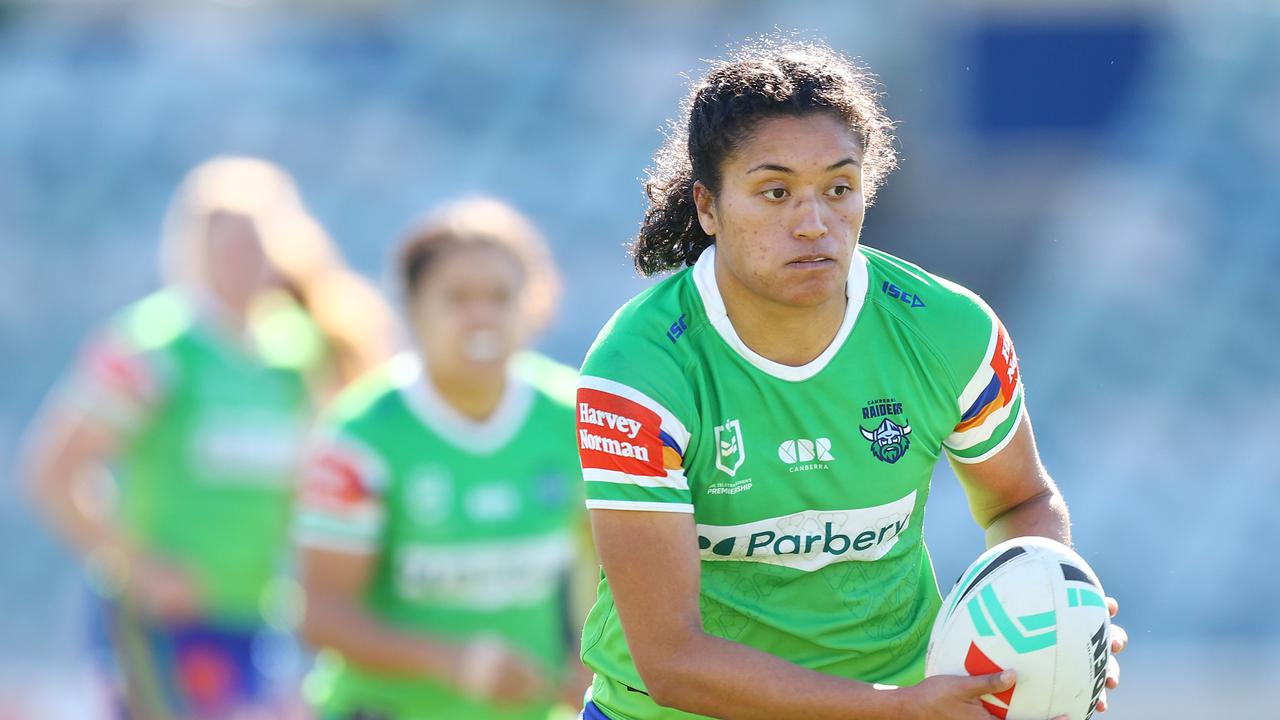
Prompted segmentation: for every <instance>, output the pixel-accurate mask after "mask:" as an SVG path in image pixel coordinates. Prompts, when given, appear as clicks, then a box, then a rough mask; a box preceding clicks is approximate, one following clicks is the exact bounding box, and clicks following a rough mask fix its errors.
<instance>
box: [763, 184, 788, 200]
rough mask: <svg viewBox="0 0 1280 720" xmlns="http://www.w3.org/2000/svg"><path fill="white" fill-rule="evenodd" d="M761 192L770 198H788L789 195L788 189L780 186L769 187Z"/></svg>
mask: <svg viewBox="0 0 1280 720" xmlns="http://www.w3.org/2000/svg"><path fill="white" fill-rule="evenodd" d="M761 194H762V195H764V196H765V197H766V198H768V199H770V200H786V199H787V195H788V193H787V189H786V188H780V187H776V188H769V189H768V190H765V191H764V192H763V193H761Z"/></svg>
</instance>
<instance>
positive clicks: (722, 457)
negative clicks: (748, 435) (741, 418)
mask: <svg viewBox="0 0 1280 720" xmlns="http://www.w3.org/2000/svg"><path fill="white" fill-rule="evenodd" d="M716 450H717V452H716V467H717V468H719V469H720V470H723V471H724V472H725V473H726V474H728V475H729V477H733V476H734V475H735V474H736V473H737V472H738V468H740V467H742V461H743V460H745V459H746V457H747V450H746V448H745V447H744V446H743V444H742V425H741V424H739V423H738V421H737V420H729V421H727V422H725V424H723V425H717V426H716Z"/></svg>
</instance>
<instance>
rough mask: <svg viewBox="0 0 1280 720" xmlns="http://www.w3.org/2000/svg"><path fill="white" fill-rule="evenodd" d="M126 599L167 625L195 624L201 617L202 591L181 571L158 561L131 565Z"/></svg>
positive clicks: (125, 589) (138, 561)
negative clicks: (187, 622)
mask: <svg viewBox="0 0 1280 720" xmlns="http://www.w3.org/2000/svg"><path fill="white" fill-rule="evenodd" d="M123 592H124V594H125V596H126V597H127V598H128V599H129V600H130V601H131V602H132V603H133V604H134V605H135V606H137V607H138V608H139V609H140V610H141V611H142V612H143V613H145V614H147V615H150V616H151V617H154V618H157V619H160V620H166V621H181V620H191V619H193V618H196V617H198V616H199V615H200V612H201V608H200V590H199V587H198V586H197V584H196V581H195V579H194V578H192V577H191V575H190V574H189V573H187V572H186V571H185V570H183V569H182V568H180V567H177V566H175V565H173V564H171V563H168V562H165V561H162V560H157V559H155V558H137V559H135V560H133V561H132V562H131V563H130V567H129V571H128V574H127V575H126V581H125V586H124V588H123Z"/></svg>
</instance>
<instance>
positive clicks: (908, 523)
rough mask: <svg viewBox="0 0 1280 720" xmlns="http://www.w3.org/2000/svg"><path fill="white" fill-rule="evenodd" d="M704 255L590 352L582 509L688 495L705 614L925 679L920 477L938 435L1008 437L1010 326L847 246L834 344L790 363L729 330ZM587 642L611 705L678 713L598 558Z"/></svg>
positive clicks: (620, 712)
mask: <svg viewBox="0 0 1280 720" xmlns="http://www.w3.org/2000/svg"><path fill="white" fill-rule="evenodd" d="M714 263H715V248H714V247H712V248H709V249H707V250H706V251H705V252H704V253H703V255H702V256H701V257H700V258H699V259H698V261H697V263H696V264H695V265H694V266H693V267H692V268H687V269H685V270H682V271H680V272H678V273H676V274H675V275H674V276H672V277H670V278H668V279H666V280H664V281H663V282H660V283H658V284H657V285H656V286H654V287H652V288H650V289H649V290H648V291H646V292H644V293H642V294H641V295H639V296H637V297H636V298H635V299H634V300H632V301H631V302H629V303H628V304H626V305H625V306H623V307H622V309H621V310H619V311H618V312H617V314H616V315H614V317H613V319H612V320H611V321H610V322H609V324H608V325H606V326H605V328H604V329H603V330H602V331H601V333H600V336H599V337H598V338H597V339H596V342H595V344H594V345H593V346H592V348H591V350H590V351H589V353H588V355H587V359H586V361H585V363H584V365H583V369H582V379H581V381H580V385H579V390H578V447H579V453H580V456H581V462H582V467H583V475H584V479H585V480H586V487H587V503H586V504H587V507H589V508H601V509H615V510H636V511H657V512H683V513H692V514H693V518H694V522H695V524H696V527H697V535H698V550H699V552H700V556H701V591H700V607H701V613H702V622H703V627H704V629H705V631H706V632H708V633H710V634H712V635H717V636H720V637H723V638H727V639H729V640H734V641H737V642H741V643H744V644H746V645H750V646H752V647H754V648H758V649H760V650H763V651H765V652H768V653H772V654H774V655H777V656H779V657H782V658H784V659H786V660H789V661H791V662H793V663H796V664H798V665H802V666H804V667H807V668H811V669H813V670H817V671H820V672H824V673H828V674H831V675H837V676H840V677H846V678H854V679H858V680H863V681H867V682H878V683H887V684H895V685H902V684H911V683H915V682H918V681H919V680H920V679H921V678H922V675H923V665H924V655H925V649H926V645H927V643H928V635H929V630H930V627H931V624H932V621H933V618H934V616H935V614H936V612H937V609H938V606H939V604H940V598H939V594H938V587H937V583H936V581H935V579H934V576H933V568H932V564H931V562H930V559H929V555H928V552H927V551H926V549H925V546H924V542H923V539H922V535H921V522H922V520H923V512H924V507H925V501H926V499H927V497H928V494H929V478H930V475H931V473H932V470H933V467H934V465H935V464H936V462H937V460H938V458H939V456H940V455H941V453H942V452H943V451H944V449H945V450H946V451H947V452H948V453H949V454H950V455H951V457H952V458H954V459H955V460H957V461H959V462H964V463H972V462H979V461H981V460H984V459H986V458H988V457H991V456H992V455H994V454H995V453H997V452H999V450H1000V449H1001V448H1003V447H1004V446H1005V444H1006V443H1007V442H1008V441H1009V440H1010V439H1011V438H1012V437H1013V434H1014V429H1015V427H1016V426H1017V424H1018V421H1019V417H1020V415H1021V412H1022V390H1021V385H1020V381H1019V378H1018V369H1017V360H1016V358H1015V356H1014V353H1013V346H1012V345H1011V344H1010V342H1009V339H1008V336H1007V335H1006V334H1005V332H1004V330H1003V328H1002V327H1001V325H1000V323H999V321H998V320H997V319H996V318H995V316H994V315H993V314H992V312H991V311H990V309H989V308H988V307H987V306H986V305H985V304H984V303H983V302H982V301H981V300H980V299H979V298H978V297H977V296H975V295H974V294H972V293H970V292H968V291H966V290H964V289H963V288H960V287H958V286H956V285H954V284H952V283H950V282H947V281H946V280H943V279H941V278H938V277H935V276H933V275H930V274H929V273H926V272H924V271H923V270H921V269H919V268H917V267H915V266H913V265H911V264H909V263H906V262H904V261H902V260H899V259H897V258H894V257H892V256H890V255H887V254H885V253H882V252H879V251H876V250H871V249H869V248H865V247H860V248H859V249H858V250H857V251H856V252H855V253H854V256H853V261H852V263H851V267H850V273H849V278H848V282H847V285H846V293H847V295H848V308H847V310H846V311H845V316H844V319H843V322H842V324H841V325H840V328H839V330H838V332H837V333H836V336H835V339H834V340H833V341H832V343H831V345H830V346H829V347H828V348H827V349H826V350H824V351H823V352H822V354H821V355H819V356H818V357H817V358H816V359H814V360H813V361H812V362H810V363H808V364H806V365H803V366H800V367H793V366H786V365H781V364H778V363H775V362H772V361H770V360H768V359H767V358H764V357H762V356H760V355H758V354H756V353H755V352H753V351H752V350H751V349H750V348H748V347H747V346H746V345H745V344H744V343H743V342H742V340H741V339H740V338H739V337H738V335H737V333H736V332H735V330H734V328H733V325H732V324H731V322H730V320H729V317H728V316H727V314H726V312H725V307H724V302H723V300H722V298H721V296H720V292H719V290H718V288H717V285H716V280H715V268H714ZM642 551H643V549H637V552H642ZM582 657H583V661H584V662H585V663H586V664H587V665H588V666H589V667H591V668H592V669H593V670H595V672H596V679H595V682H594V684H593V687H592V695H593V700H594V702H595V704H596V705H597V707H599V708H600V709H601V710H602V711H604V712H605V713H606V714H607V715H608V716H610V717H613V718H626V719H635V720H640V719H644V720H649V719H651V718H679V717H690V716H688V715H686V714H684V713H681V712H679V711H676V710H671V709H668V708H662V707H659V706H658V705H656V704H655V703H654V702H653V701H651V700H650V699H649V696H648V695H647V694H645V692H644V681H643V680H642V679H641V678H640V676H639V674H638V673H637V672H636V668H635V665H634V663H633V661H632V658H631V655H630V653H629V652H628V649H627V643H626V639H625V637H624V636H623V632H622V627H621V625H620V623H619V620H618V615H617V613H616V612H614V606H613V599H612V596H611V594H610V589H609V580H608V578H607V577H603V578H602V579H601V582H600V586H599V593H598V599H597V602H596V605H595V607H594V608H593V609H592V611H591V613H590V615H589V616H588V619H587V623H586V627H585V629H584V631H583V638H582Z"/></svg>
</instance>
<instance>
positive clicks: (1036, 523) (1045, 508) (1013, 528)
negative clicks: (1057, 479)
mask: <svg viewBox="0 0 1280 720" xmlns="http://www.w3.org/2000/svg"><path fill="white" fill-rule="evenodd" d="M986 535H987V547H992V546H995V545H998V544H1000V543H1002V542H1004V541H1005V540H1009V539H1011V538H1016V537H1023V536H1025V535H1036V536H1040V537H1047V538H1050V539H1052V540H1057V541H1058V542H1060V543H1063V544H1064V545H1068V546H1069V545H1071V518H1070V516H1069V515H1068V513H1067V503H1066V501H1064V500H1063V499H1062V495H1061V494H1060V493H1059V492H1058V490H1057V488H1056V487H1052V486H1051V488H1050V489H1049V490H1046V491H1045V492H1043V493H1041V494H1039V495H1036V496H1035V497H1032V498H1030V499H1029V500H1026V501H1025V502H1023V503H1021V504H1019V505H1017V506H1015V507H1013V508H1012V509H1010V510H1008V511H1006V512H1005V513H1003V514H1001V515H1000V516H998V517H996V518H995V520H993V521H992V522H991V523H990V524H989V525H988V526H987V530H986Z"/></svg>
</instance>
